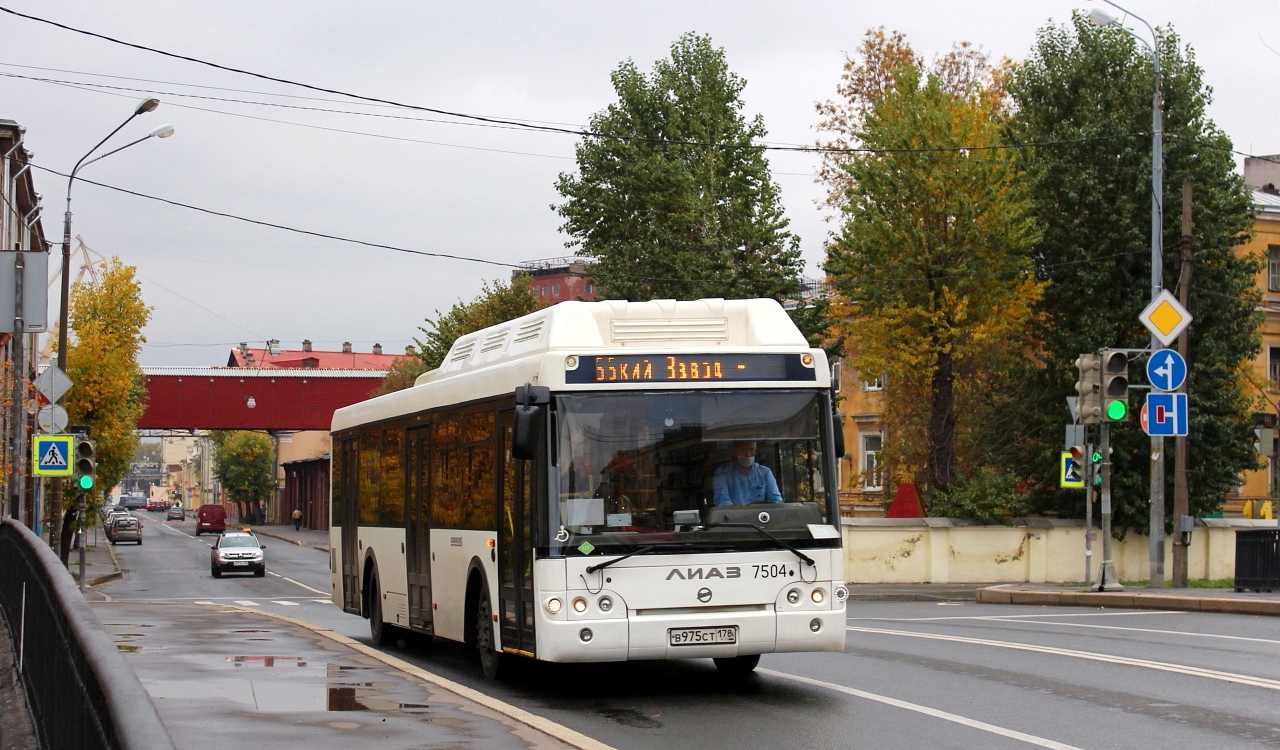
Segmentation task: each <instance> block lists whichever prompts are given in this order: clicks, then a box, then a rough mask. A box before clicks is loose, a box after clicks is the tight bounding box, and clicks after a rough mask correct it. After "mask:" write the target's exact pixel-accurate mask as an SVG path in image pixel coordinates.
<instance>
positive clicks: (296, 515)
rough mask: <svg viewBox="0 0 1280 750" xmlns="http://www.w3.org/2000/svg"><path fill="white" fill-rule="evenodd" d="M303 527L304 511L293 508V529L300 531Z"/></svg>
mask: <svg viewBox="0 0 1280 750" xmlns="http://www.w3.org/2000/svg"><path fill="white" fill-rule="evenodd" d="M301 529H302V511H300V510H298V509H297V508H294V509H293V530H294V531H300V530H301Z"/></svg>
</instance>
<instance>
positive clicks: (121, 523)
mask: <svg viewBox="0 0 1280 750" xmlns="http://www.w3.org/2000/svg"><path fill="white" fill-rule="evenodd" d="M107 540H108V541H110V542H111V545H112V546H113V547H114V546H115V545H117V544H119V543H120V542H137V543H138V545H139V546H141V545H142V522H141V521H139V520H138V519H136V518H134V517H132V516H129V515H124V514H118V515H117V516H116V517H115V518H113V519H111V523H110V524H109V525H108V526H107Z"/></svg>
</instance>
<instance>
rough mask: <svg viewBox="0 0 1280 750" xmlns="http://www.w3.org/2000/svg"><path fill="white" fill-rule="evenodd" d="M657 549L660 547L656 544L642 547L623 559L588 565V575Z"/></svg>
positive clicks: (618, 558) (617, 558)
mask: <svg viewBox="0 0 1280 750" xmlns="http://www.w3.org/2000/svg"><path fill="white" fill-rule="evenodd" d="M657 548H658V545H656V544H650V545H649V546H647V547H641V548H640V549H637V550H632V551H631V552H628V553H627V554H625V555H623V556H622V557H615V558H613V559H612V560H606V561H605V562H602V563H596V564H595V565H588V566H587V572H588V573H594V572H596V571H597V570H604V569H605V568H607V567H609V566H610V565H613V564H614V563H616V562H622V561H623V560H625V559H627V558H628V557H635V556H636V555H643V554H644V553H646V552H648V551H649V550H652V549H657Z"/></svg>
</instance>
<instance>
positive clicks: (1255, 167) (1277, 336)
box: [1226, 155, 1280, 513]
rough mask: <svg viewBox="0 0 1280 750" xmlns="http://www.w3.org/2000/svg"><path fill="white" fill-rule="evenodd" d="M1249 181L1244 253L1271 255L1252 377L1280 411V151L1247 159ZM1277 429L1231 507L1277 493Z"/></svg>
mask: <svg viewBox="0 0 1280 750" xmlns="http://www.w3.org/2000/svg"><path fill="white" fill-rule="evenodd" d="M1244 176H1245V183H1246V184H1247V185H1248V186H1249V187H1251V188H1253V203H1254V207H1255V209H1256V211H1257V214H1256V219H1255V220H1254V237H1253V240H1252V241H1250V242H1248V243H1247V244H1245V245H1242V246H1241V247H1240V252H1242V253H1246V252H1247V253H1256V254H1258V255H1259V256H1260V257H1262V258H1264V259H1266V264H1265V265H1264V266H1263V268H1262V270H1261V271H1259V272H1258V276H1257V283H1258V288H1259V289H1261V290H1262V305H1261V310H1262V312H1263V314H1264V315H1265V316H1266V317H1265V319H1264V320H1263V323H1262V350H1261V351H1260V352H1259V353H1258V357H1257V359H1256V360H1254V364H1253V370H1252V372H1251V375H1252V377H1251V378H1250V380H1251V384H1252V386H1253V393H1252V394H1251V395H1254V396H1258V397H1260V398H1262V399H1265V403H1261V404H1260V409H1259V411H1260V412H1263V413H1267V414H1272V415H1276V414H1280V191H1278V190H1277V189H1276V186H1277V185H1280V155H1278V156H1264V157H1251V158H1248V159H1245V167H1244ZM1276 434H1277V432H1276V431H1274V430H1271V431H1267V430H1262V435H1261V437H1262V440H1261V441H1260V448H1261V454H1262V455H1261V456H1260V458H1261V459H1262V463H1263V464H1264V466H1265V467H1266V468H1264V469H1262V470H1260V471H1249V472H1245V474H1244V476H1243V478H1242V479H1243V481H1242V482H1241V486H1240V490H1239V492H1238V494H1235V495H1228V496H1227V507H1226V510H1227V511H1228V512H1229V513H1231V512H1238V511H1240V510H1242V509H1245V508H1246V506H1247V505H1249V504H1251V505H1252V506H1253V507H1254V508H1256V507H1257V506H1259V505H1260V504H1261V502H1262V501H1265V500H1266V499H1267V498H1268V497H1270V496H1271V495H1272V494H1273V490H1272V487H1273V486H1274V485H1275V484H1276V479H1277V478H1278V477H1280V472H1278V471H1277V463H1278V462H1277V461H1275V460H1274V458H1273V457H1274V454H1275V453H1276V449H1277V444H1276Z"/></svg>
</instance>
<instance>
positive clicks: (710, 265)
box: [553, 34, 803, 300]
mask: <svg viewBox="0 0 1280 750" xmlns="http://www.w3.org/2000/svg"><path fill="white" fill-rule="evenodd" d="M611 79H612V81H613V88H614V91H615V92H616V94H617V97H618V99H617V101H616V102H615V103H613V104H610V105H609V106H608V107H606V108H605V109H604V110H602V111H600V112H598V113H597V114H596V115H595V116H593V117H592V118H591V126H590V130H591V134H590V135H588V136H586V137H585V138H583V140H582V142H581V143H579V144H578V147H577V149H576V154H577V163H578V171H577V173H576V174H570V173H564V174H561V175H560V177H559V179H558V180H557V181H556V189H557V190H558V191H559V193H560V195H561V196H563V197H564V199H565V200H564V202H563V203H561V204H560V205H558V206H554V207H553V208H555V210H556V211H557V212H558V213H559V214H560V216H561V217H562V218H563V219H564V224H563V226H562V227H561V230H562V231H564V232H565V233H566V234H568V235H569V236H570V238H571V239H570V240H569V242H568V243H567V245H568V246H569V247H573V248H577V252H578V254H579V255H581V256H585V257H587V258H590V259H591V260H592V263H593V265H592V268H591V275H592V278H593V280H594V281H595V282H598V283H599V284H600V285H601V286H602V287H604V288H605V289H607V290H608V293H609V296H610V297H612V298H616V299H627V300H650V299H658V298H665V299H698V298H702V297H724V298H728V299H735V298H748V297H772V298H774V299H778V300H783V299H793V298H794V297H795V296H796V294H797V291H798V288H799V278H800V273H801V270H802V268H803V263H802V260H801V258H800V249H799V240H798V239H797V238H796V236H795V235H793V234H791V233H790V232H789V231H787V225H788V221H787V219H786V217H785V216H784V215H783V210H782V206H781V203H780V201H779V191H778V186H777V185H776V184H775V183H774V182H773V179H772V177H771V175H770V173H769V164H768V161H767V160H766V159H765V156H764V151H763V149H761V148H760V141H761V139H763V138H764V136H765V132H766V131H765V126H764V121H763V119H762V118H761V117H760V116H759V115H756V116H755V117H752V118H750V119H748V118H747V117H746V115H745V114H744V112H743V110H744V106H745V105H744V103H743V101H742V91H743V89H744V87H745V86H746V81H745V80H743V79H742V78H741V77H739V76H738V75H736V74H734V73H733V72H731V71H730V70H729V66H728V62H727V60H726V59H725V53H724V50H723V49H722V48H718V47H714V46H712V44H711V39H710V38H709V37H706V36H701V35H697V34H685V35H684V36H681V37H680V38H679V39H678V40H677V41H676V42H675V43H674V44H673V45H672V46H671V56H670V58H669V59H663V60H659V61H657V62H656V63H654V66H653V72H652V73H651V74H650V75H645V74H644V73H643V72H641V71H640V70H639V69H638V68H637V67H636V65H635V63H634V62H632V61H630V60H628V61H626V62H624V63H622V64H621V65H620V66H618V68H617V70H615V71H614V72H613V75H612V76H611Z"/></svg>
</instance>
